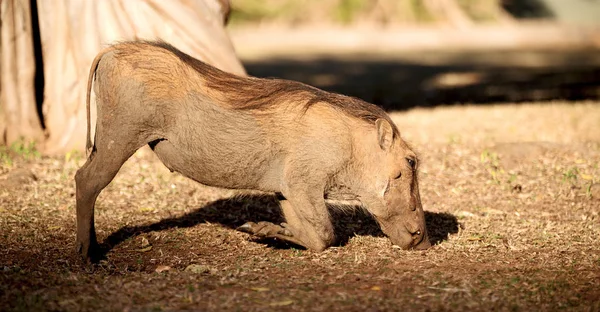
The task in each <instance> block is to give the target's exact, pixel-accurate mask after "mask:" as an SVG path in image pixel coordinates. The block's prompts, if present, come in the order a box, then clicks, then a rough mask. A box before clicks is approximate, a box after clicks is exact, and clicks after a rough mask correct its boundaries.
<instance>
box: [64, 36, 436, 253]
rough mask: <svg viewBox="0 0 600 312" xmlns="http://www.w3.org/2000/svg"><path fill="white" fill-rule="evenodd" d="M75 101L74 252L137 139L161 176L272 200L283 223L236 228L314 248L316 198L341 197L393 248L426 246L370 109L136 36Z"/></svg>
mask: <svg viewBox="0 0 600 312" xmlns="http://www.w3.org/2000/svg"><path fill="white" fill-rule="evenodd" d="M94 77H95V80H94ZM93 81H95V83H93ZM92 85H93V86H94V90H95V93H96V100H97V113H98V118H97V124H96V140H95V142H94V143H93V145H92V143H91V138H90V129H89V125H90V120H89V116H90V115H89V96H90V94H91V88H92ZM86 106H87V109H88V150H90V149H91V152H90V155H89V157H88V161H87V162H86V163H85V164H84V166H83V167H82V168H81V169H80V170H79V171H78V172H77V174H76V177H75V179H76V184H77V227H78V232H77V240H78V248H79V251H80V252H81V253H82V254H83V255H85V256H86V257H90V256H92V255H93V251H94V250H95V246H96V240H95V230H94V221H93V214H94V213H93V211H94V203H95V201H96V197H97V196H98V194H99V193H100V191H101V190H102V189H103V188H104V187H105V186H106V185H108V183H110V181H111V180H112V179H113V177H114V176H115V175H116V173H117V172H118V170H119V168H120V167H121V165H122V164H123V163H124V162H125V161H126V160H127V159H128V158H129V157H130V156H131V155H132V154H133V153H134V152H135V151H136V150H137V149H138V148H140V147H141V146H143V145H145V144H149V145H150V147H151V148H152V149H153V150H154V152H155V153H156V154H157V155H158V157H159V158H160V159H161V160H162V162H163V163H164V164H165V165H166V166H167V167H168V168H169V169H171V170H172V171H177V172H180V173H182V174H183V175H185V176H187V177H189V178H191V179H193V180H195V181H197V182H200V183H203V184H206V185H212V186H218V187H225V188H234V189H257V190H263V191H270V192H280V193H281V194H283V196H284V197H285V199H284V200H282V201H281V206H282V210H283V213H284V216H285V218H286V223H285V224H282V225H275V224H270V223H265V222H263V223H259V224H254V223H248V224H247V225H245V226H244V227H243V229H245V230H246V231H248V232H251V233H253V234H255V235H260V236H269V237H276V238H280V239H285V240H288V241H291V242H293V243H296V244H299V245H302V246H305V247H307V248H311V249H314V250H322V249H324V248H326V247H327V246H330V245H331V244H332V243H333V242H334V235H333V227H332V225H331V221H330V220H329V215H328V212H327V209H326V206H325V201H324V197H331V196H333V195H334V194H336V193H339V190H343V191H342V193H345V195H343V194H342V195H343V196H342V197H348V195H350V196H351V197H353V198H356V199H357V200H359V201H360V202H361V203H362V204H363V205H364V206H365V207H366V209H367V210H368V211H370V212H371V213H372V214H373V215H374V216H375V218H376V219H377V220H378V221H379V223H380V224H381V226H382V229H383V231H384V232H385V233H386V234H388V235H389V236H390V238H391V239H392V241H393V242H394V243H397V244H399V245H401V246H402V247H403V248H413V247H414V248H426V247H428V246H429V241H428V238H427V234H426V229H425V223H424V217H423V211H422V208H421V204H420V199H419V192H418V183H417V178H416V168H410V167H407V163H408V160H407V159H411V160H414V161H415V162H416V155H415V154H414V153H413V152H412V150H411V149H410V148H409V147H408V146H407V145H406V143H405V142H404V141H403V140H402V139H401V138H400V134H399V132H398V129H397V128H396V126H395V125H394V123H393V122H392V121H391V120H390V118H389V117H388V116H387V114H385V112H384V111H383V110H381V109H380V108H379V107H377V106H375V105H372V104H368V103H366V102H363V101H361V100H359V99H355V98H350V97H346V96H342V95H338V94H332V93H328V92H325V91H322V90H319V89H316V88H313V87H310V86H307V85H304V84H301V83H298V82H293V81H286V80H279V79H259V78H252V77H249V78H246V77H238V76H235V75H231V74H228V73H225V72H223V71H220V70H218V69H216V68H214V67H212V66H210V65H208V64H205V63H203V62H200V61H198V60H195V59H193V58H192V57H190V56H188V55H186V54H184V53H183V52H180V51H179V50H177V49H175V48H174V47H172V46H170V45H168V44H166V43H164V42H143V41H138V42H125V43H120V44H117V45H114V46H112V47H109V48H107V49H105V50H103V51H102V52H101V53H100V54H99V55H98V56H97V57H96V58H95V59H94V61H93V63H92V67H91V70H90V75H89V81H88V99H87V104H86ZM328 194H329V195H328Z"/></svg>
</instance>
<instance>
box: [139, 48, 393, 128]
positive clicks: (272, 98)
mask: <svg viewBox="0 0 600 312" xmlns="http://www.w3.org/2000/svg"><path fill="white" fill-rule="evenodd" d="M144 43H145V44H149V45H152V46H155V47H159V48H162V49H165V50H167V51H169V52H171V53H173V54H174V55H175V56H177V57H178V58H179V59H180V60H181V61H183V62H184V63H185V64H187V65H188V66H190V67H191V68H193V69H194V70H195V71H197V72H199V73H200V74H201V75H202V77H203V78H204V79H205V81H206V83H207V85H208V87H210V88H212V89H214V90H217V91H219V92H222V93H224V94H226V95H227V96H226V100H227V101H228V102H229V104H230V105H231V106H232V107H233V108H234V109H239V110H253V109H257V110H260V109H269V108H272V107H273V106H277V105H280V104H281V103H283V102H288V103H298V104H299V105H302V104H304V106H305V109H308V108H310V107H311V106H312V105H314V104H316V103H326V104H327V105H330V106H331V107H333V108H335V109H337V110H339V111H341V112H343V113H345V114H347V115H350V116H352V117H355V118H358V119H361V120H364V121H366V122H368V123H371V124H372V123H374V122H375V121H376V120H377V119H380V118H382V119H385V120H387V121H388V122H389V123H390V125H391V126H392V128H393V131H394V135H395V136H399V131H398V128H397V127H396V125H395V124H394V122H393V121H392V120H391V119H390V117H389V116H388V115H387V114H386V112H385V111H384V110H383V109H382V108H380V107H379V106H376V105H374V104H370V103H367V102H365V101H363V100H361V99H358V98H354V97H349V96H344V95H341V94H336V93H331V92H326V91H323V90H320V89H317V88H315V87H312V86H309V85H306V84H303V83H300V82H297V81H291V80H285V79H275V78H256V77H241V76H236V75H233V74H230V73H227V72H224V71H222V70H219V69H217V68H215V67H213V66H210V65H208V64H206V63H204V62H202V61H200V60H197V59H195V58H193V57H191V56H189V55H188V54H186V53H184V52H182V51H180V50H178V49H177V48H175V47H174V46H172V45H170V44H168V43H166V42H164V41H146V42H144Z"/></svg>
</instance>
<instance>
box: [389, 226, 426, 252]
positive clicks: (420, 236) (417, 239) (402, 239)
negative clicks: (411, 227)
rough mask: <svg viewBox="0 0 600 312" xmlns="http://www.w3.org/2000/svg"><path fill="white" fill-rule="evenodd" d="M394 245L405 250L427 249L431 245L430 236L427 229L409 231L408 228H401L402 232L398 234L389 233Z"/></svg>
mask: <svg viewBox="0 0 600 312" xmlns="http://www.w3.org/2000/svg"><path fill="white" fill-rule="evenodd" d="M388 236H389V237H390V240H391V241H392V244H393V245H396V246H399V247H400V248H402V249H404V250H408V249H416V250H425V249H427V248H429V247H431V242H430V241H429V236H428V235H427V229H420V228H418V229H416V230H415V231H414V232H413V231H408V230H407V229H403V230H401V233H397V234H396V235H388Z"/></svg>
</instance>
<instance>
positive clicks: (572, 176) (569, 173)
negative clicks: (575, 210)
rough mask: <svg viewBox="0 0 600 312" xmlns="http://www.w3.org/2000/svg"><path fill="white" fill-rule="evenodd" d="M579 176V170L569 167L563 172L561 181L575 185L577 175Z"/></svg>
mask: <svg viewBox="0 0 600 312" xmlns="http://www.w3.org/2000/svg"><path fill="white" fill-rule="evenodd" d="M578 174H579V169H577V167H571V168H569V169H567V170H566V171H565V172H563V178H562V181H563V182H565V183H570V184H573V185H574V184H575V183H577V175H578Z"/></svg>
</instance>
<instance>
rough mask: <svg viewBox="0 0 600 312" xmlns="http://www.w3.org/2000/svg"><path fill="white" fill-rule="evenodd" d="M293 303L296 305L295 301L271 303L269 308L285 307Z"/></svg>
mask: <svg viewBox="0 0 600 312" xmlns="http://www.w3.org/2000/svg"><path fill="white" fill-rule="evenodd" d="M292 303H294V300H283V301H275V302H271V303H269V306H272V307H283V306H288V305H290V304H292Z"/></svg>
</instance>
